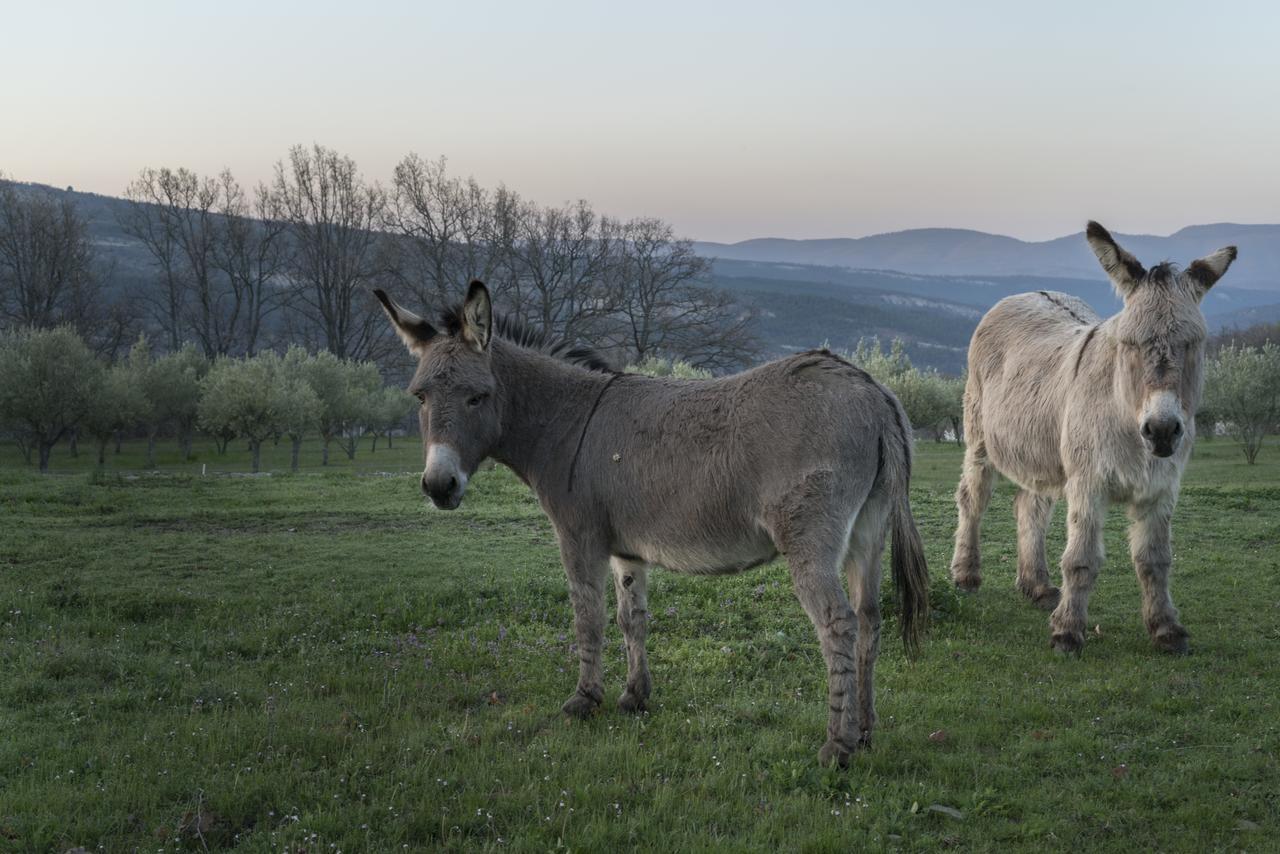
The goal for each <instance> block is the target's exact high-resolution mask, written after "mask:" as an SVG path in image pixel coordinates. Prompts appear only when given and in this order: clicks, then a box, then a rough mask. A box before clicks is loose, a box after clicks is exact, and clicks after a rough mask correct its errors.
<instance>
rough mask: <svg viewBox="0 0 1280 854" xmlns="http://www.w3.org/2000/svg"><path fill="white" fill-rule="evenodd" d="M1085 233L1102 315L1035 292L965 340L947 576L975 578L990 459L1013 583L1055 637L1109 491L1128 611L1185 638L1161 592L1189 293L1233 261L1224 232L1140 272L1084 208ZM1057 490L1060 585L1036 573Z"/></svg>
mask: <svg viewBox="0 0 1280 854" xmlns="http://www.w3.org/2000/svg"><path fill="white" fill-rule="evenodd" d="M1086 237H1087V239H1088V241H1089V245H1090V246H1091V247H1092V248H1093V251H1094V254H1096V255H1097V256H1098V260H1099V261H1100V262H1102V267H1103V269H1104V270H1106V272H1107V276H1108V277H1109V278H1110V279H1111V282H1112V284H1114V285H1115V287H1116V290H1117V291H1119V293H1120V296H1121V297H1122V298H1123V299H1124V308H1123V310H1122V311H1121V312H1120V313H1119V314H1117V315H1115V316H1114V317H1111V318H1109V319H1107V320H1105V321H1104V320H1102V319H1101V318H1100V317H1098V315H1097V314H1095V313H1094V311H1093V310H1092V309H1091V308H1089V306H1087V305H1085V303H1083V302H1082V301H1080V300H1079V299H1076V298H1075V297H1072V296H1068V295H1067V294H1061V293H1053V292H1048V291H1040V292H1039V293H1030V294H1018V295H1017V296H1012V297H1008V298H1006V299H1003V300H1001V301H1000V302H999V303H997V304H996V306H995V307H994V308H992V309H991V311H989V312H987V315H986V316H985V317H984V318H983V319H982V322H981V323H979V324H978V328H977V330H976V331H975V332H974V333H973V342H972V343H971V344H970V345H969V380H968V384H967V385H966V387H965V394H964V429H965V435H966V439H967V440H968V447H967V449H966V451H965V457H964V473H963V475H962V476H961V480H960V486H959V489H958V490H957V491H956V506H957V507H958V508H959V511H960V521H959V527H958V528H957V530H956V550H955V556H954V558H953V559H952V562H951V576H952V579H953V580H954V581H955V583H956V585H957V586H959V587H961V588H963V589H974V588H976V587H978V585H979V584H981V583H982V575H981V570H980V560H979V555H978V530H979V526H980V524H981V521H982V514H983V511H984V510H985V509H986V506H987V502H988V501H989V500H990V498H991V487H992V481H993V478H994V475H995V473H996V472H997V471H999V472H1000V473H1001V474H1003V475H1005V476H1006V477H1008V478H1009V479H1010V480H1012V481H1014V482H1015V483H1016V484H1018V486H1020V487H1021V490H1020V491H1019V492H1018V494H1017V497H1016V498H1015V499H1014V513H1015V515H1016V516H1017V522H1018V574H1017V587H1018V589H1019V590H1020V591H1022V593H1023V594H1025V595H1026V596H1027V597H1029V598H1030V599H1032V600H1033V601H1034V602H1036V604H1038V605H1040V606H1041V607H1044V608H1046V609H1054V610H1053V614H1052V616H1051V617H1050V619H1049V625H1050V628H1051V630H1052V635H1053V647H1054V648H1055V649H1056V650H1058V651H1059V652H1064V653H1073V652H1079V651H1080V649H1081V648H1082V647H1083V645H1084V635H1085V622H1086V619H1087V611H1088V603H1089V591H1090V590H1091V589H1092V588H1093V583H1094V580H1095V579H1096V578H1097V575H1098V570H1099V569H1100V568H1101V566H1102V561H1103V545H1102V528H1103V522H1104V521H1105V517H1106V510H1107V505H1108V502H1112V501H1119V502H1124V503H1125V504H1127V505H1128V509H1129V519H1130V522H1131V525H1130V528H1129V546H1130V552H1131V554H1132V557H1133V564H1134V568H1135V570H1136V571H1137V574H1138V581H1139V582H1140V584H1141V586H1142V613H1143V617H1144V619H1145V621H1146V626H1147V632H1148V633H1149V634H1150V635H1151V639H1152V641H1153V642H1154V643H1155V645H1156V646H1157V647H1158V648H1160V649H1162V650H1166V651H1168V652H1174V653H1185V652H1186V651H1187V630H1186V629H1184V628H1183V627H1182V625H1181V624H1180V623H1179V622H1178V612H1177V609H1175V608H1174V606H1173V600H1172V599H1171V598H1170V596H1169V566H1170V562H1171V559H1172V550H1171V548H1170V544H1169V543H1170V520H1171V517H1172V515H1173V507H1174V503H1175V502H1176V501H1177V498H1178V484H1179V481H1180V480H1181V478H1182V471H1183V469H1184V468H1185V467H1186V464H1187V458H1188V457H1189V456H1190V454H1191V445H1192V442H1193V441H1194V439H1195V435H1194V433H1195V412H1196V408H1197V406H1198V404H1199V401H1200V387H1201V381H1202V374H1203V363H1204V341H1205V322H1204V315H1203V314H1201V312H1200V300H1201V299H1202V298H1203V297H1204V295H1205V293H1207V292H1208V290H1209V288H1210V287H1212V286H1213V284H1214V282H1216V281H1218V279H1220V278H1221V277H1222V275H1223V274H1224V273H1225V272H1226V271H1227V268H1228V267H1229V266H1231V262H1232V261H1234V260H1235V257H1236V249H1235V247H1234V246H1228V247H1227V248H1225V249H1220V250H1218V251H1217V252H1215V253H1213V254H1212V255H1209V256H1208V257H1206V258H1202V259H1200V260H1199V261H1195V262H1193V263H1192V264H1191V266H1189V267H1187V269H1186V270H1179V269H1178V268H1176V267H1174V266H1173V265H1171V264H1168V263H1164V264H1160V265H1158V266H1156V267H1153V268H1151V270H1146V269H1144V268H1143V266H1142V265H1141V264H1140V263H1138V261H1137V259H1136V258H1134V257H1133V256H1132V255H1130V254H1129V253H1128V252H1126V251H1125V250H1123V249H1121V248H1120V246H1119V245H1118V244H1117V243H1116V242H1115V240H1113V239H1112V238H1111V235H1110V234H1108V233H1107V231H1106V229H1104V228H1103V227H1102V226H1100V225H1098V224H1097V223H1096V222H1090V223H1089V227H1088V229H1087V231H1086ZM1063 496H1065V497H1066V499H1067V506H1068V515H1067V526H1068V527H1067V549H1066V552H1065V553H1064V554H1063V556H1062V591H1061V593H1059V591H1058V589H1057V588H1055V587H1054V586H1053V585H1052V584H1051V582H1050V580H1049V572H1048V564H1047V561H1046V559H1045V548H1044V536H1045V528H1046V527H1047V526H1048V524H1049V519H1050V517H1051V516H1052V514H1053V505H1054V502H1055V500H1056V499H1058V498H1060V497H1063Z"/></svg>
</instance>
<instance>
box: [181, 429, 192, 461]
mask: <svg viewBox="0 0 1280 854" xmlns="http://www.w3.org/2000/svg"><path fill="white" fill-rule="evenodd" d="M178 447H179V448H180V449H181V450H182V459H183V460H189V459H191V433H189V432H186V433H183V434H182V435H181V436H179V437H178Z"/></svg>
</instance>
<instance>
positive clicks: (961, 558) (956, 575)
mask: <svg viewBox="0 0 1280 854" xmlns="http://www.w3.org/2000/svg"><path fill="white" fill-rule="evenodd" d="M951 580H952V581H954V582H955V585H956V587H959V588H960V589H961V590H977V589H978V588H979V587H981V586H982V561H981V559H979V557H978V556H977V555H976V554H970V555H964V554H957V555H956V556H955V557H953V558H952V559H951Z"/></svg>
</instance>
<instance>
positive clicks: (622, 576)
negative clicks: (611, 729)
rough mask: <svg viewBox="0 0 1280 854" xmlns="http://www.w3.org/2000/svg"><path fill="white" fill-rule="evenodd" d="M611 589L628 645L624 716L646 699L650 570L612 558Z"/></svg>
mask: <svg viewBox="0 0 1280 854" xmlns="http://www.w3.org/2000/svg"><path fill="white" fill-rule="evenodd" d="M611 563H612V565H613V589H614V592H615V593H617V595H618V626H619V627H620V628H621V629H622V637H623V639H624V640H625V641H626V644H627V690H626V691H624V692H623V693H622V696H621V697H620V698H619V699H618V707H619V708H620V709H622V710H623V711H624V712H638V711H641V710H643V709H644V705H645V701H646V700H648V699H649V688H650V686H651V685H652V683H651V682H650V680H649V659H648V656H647V655H646V654H645V650H644V639H645V637H646V636H647V635H648V634H649V591H648V587H649V579H648V574H649V568H648V566H646V565H645V564H643V563H640V562H639V561H631V560H623V559H622V558H620V557H615V558H613V559H612V560H611Z"/></svg>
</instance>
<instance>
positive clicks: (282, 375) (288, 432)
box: [272, 344, 324, 471]
mask: <svg viewBox="0 0 1280 854" xmlns="http://www.w3.org/2000/svg"><path fill="white" fill-rule="evenodd" d="M309 362H310V357H309V356H308V355H307V351H306V350H304V349H302V348H301V347H299V346H297V345H296V344H295V345H294V346H292V347H290V348H289V349H288V351H287V352H286V353H285V354H284V357H283V358H281V359H280V360H279V361H278V363H277V365H276V377H275V382H274V384H273V385H272V395H273V397H274V398H275V411H276V429H277V430H278V431H280V433H282V434H283V435H285V436H288V437H289V442H290V458H289V468H290V470H291V471H297V470H298V456H299V454H300V453H301V451H302V440H303V438H305V437H306V435H307V434H308V433H310V432H311V431H313V430H318V429H319V427H320V417H321V413H322V412H323V411H324V403H323V402H322V401H321V400H320V396H319V395H318V394H316V391H315V389H314V388H312V387H311V383H310V381H309V379H308V377H309V374H310V372H309V369H308V368H309Z"/></svg>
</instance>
